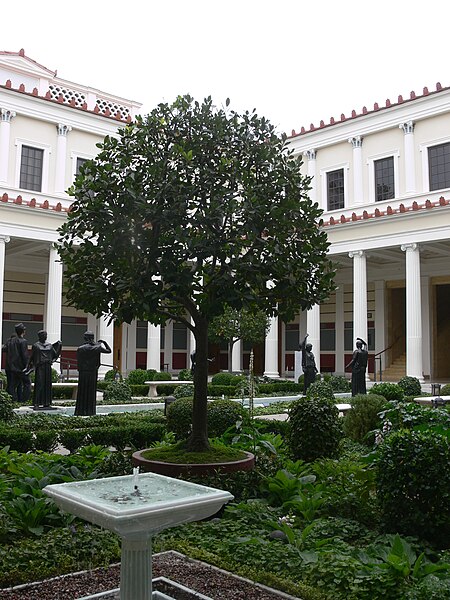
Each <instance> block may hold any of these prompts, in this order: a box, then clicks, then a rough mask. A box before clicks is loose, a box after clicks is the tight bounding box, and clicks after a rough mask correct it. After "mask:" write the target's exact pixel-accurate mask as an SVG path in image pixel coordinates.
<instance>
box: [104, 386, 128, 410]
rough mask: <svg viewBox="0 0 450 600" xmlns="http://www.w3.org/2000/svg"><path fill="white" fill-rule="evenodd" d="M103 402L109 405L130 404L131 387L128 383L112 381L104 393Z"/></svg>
mask: <svg viewBox="0 0 450 600" xmlns="http://www.w3.org/2000/svg"><path fill="white" fill-rule="evenodd" d="M103 401H104V402H105V403H107V404H129V403H130V402H131V388H130V386H129V385H128V383H127V382H126V381H112V382H111V383H109V385H108V387H107V388H106V390H105V391H104V393H103Z"/></svg>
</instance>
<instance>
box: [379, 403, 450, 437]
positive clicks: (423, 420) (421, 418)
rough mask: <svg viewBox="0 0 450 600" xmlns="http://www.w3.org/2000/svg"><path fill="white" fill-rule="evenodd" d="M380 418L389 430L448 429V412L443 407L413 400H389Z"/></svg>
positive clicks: (449, 415) (449, 416) (449, 424)
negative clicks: (431, 407) (426, 404)
mask: <svg viewBox="0 0 450 600" xmlns="http://www.w3.org/2000/svg"><path fill="white" fill-rule="evenodd" d="M381 416H382V419H383V420H384V421H385V422H386V423H388V424H389V429H390V430H399V429H419V428H420V429H422V430H425V429H429V430H433V429H436V428H441V429H442V430H450V413H449V411H448V410H446V409H445V408H433V409H432V410H430V408H429V407H427V406H420V405H419V404H416V403H415V402H389V403H388V406H387V408H386V410H385V411H384V412H383V413H382V415H381Z"/></svg>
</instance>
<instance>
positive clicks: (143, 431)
mask: <svg viewBox="0 0 450 600" xmlns="http://www.w3.org/2000/svg"><path fill="white" fill-rule="evenodd" d="M165 433H166V427H165V425H163V424H161V423H144V424H142V425H136V426H135V427H132V428H130V440H129V441H130V445H131V446H133V447H134V448H136V449H137V450H142V449H143V448H148V447H149V446H151V445H152V444H153V443H154V442H160V441H161V440H162V439H163V437H164V434H165Z"/></svg>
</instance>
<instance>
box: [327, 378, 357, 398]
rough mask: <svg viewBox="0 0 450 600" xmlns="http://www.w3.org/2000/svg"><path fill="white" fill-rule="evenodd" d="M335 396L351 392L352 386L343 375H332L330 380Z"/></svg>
mask: <svg viewBox="0 0 450 600" xmlns="http://www.w3.org/2000/svg"><path fill="white" fill-rule="evenodd" d="M328 383H329V384H330V385H331V387H332V389H333V392H334V393H335V394H337V393H342V392H351V391H352V384H351V381H350V380H349V379H347V378H346V377H344V376H343V375H332V376H331V377H330V379H329V380H328Z"/></svg>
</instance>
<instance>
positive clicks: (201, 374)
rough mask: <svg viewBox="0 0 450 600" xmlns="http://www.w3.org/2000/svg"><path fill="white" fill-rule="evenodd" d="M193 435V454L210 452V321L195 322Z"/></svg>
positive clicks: (190, 449) (191, 441) (189, 440)
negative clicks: (208, 408) (208, 412)
mask: <svg viewBox="0 0 450 600" xmlns="http://www.w3.org/2000/svg"><path fill="white" fill-rule="evenodd" d="M193 379H194V406H193V410H192V433H191V435H190V436H189V439H188V441H187V449H188V450H189V451H191V452H202V451H206V450H209V447H210V446H209V442H208V417H207V405H208V321H206V320H204V319H198V320H196V322H195V369H194V378H193Z"/></svg>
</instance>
